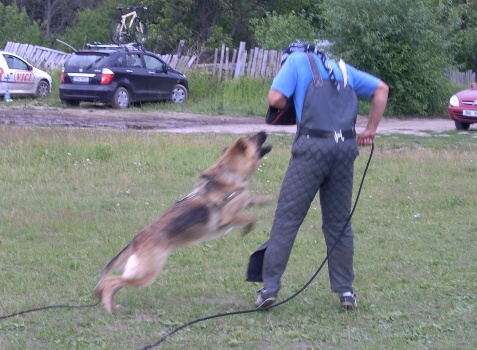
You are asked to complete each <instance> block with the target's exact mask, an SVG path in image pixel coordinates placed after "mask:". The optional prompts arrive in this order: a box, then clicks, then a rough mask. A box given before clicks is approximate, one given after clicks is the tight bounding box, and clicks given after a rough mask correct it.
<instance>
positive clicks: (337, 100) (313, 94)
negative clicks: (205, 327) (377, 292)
mask: <svg viewBox="0 0 477 350" xmlns="http://www.w3.org/2000/svg"><path fill="white" fill-rule="evenodd" d="M284 59H285V62H284V64H283V66H282V68H281V69H280V71H279V72H278V73H277V75H276V77H275V78H274V80H273V83H272V86H271V88H270V91H269V94H268V103H269V105H270V106H271V107H274V108H277V109H282V108H285V105H286V102H287V99H288V98H293V102H294V105H295V110H296V118H297V133H296V136H295V140H294V143H293V146H292V150H291V153H292V156H291V159H290V162H289V165H288V169H287V171H286V174H285V177H284V179H283V183H282V187H281V190H280V195H279V198H278V204H277V208H276V211H275V218H274V221H273V225H272V230H271V233H270V240H269V241H268V242H267V243H266V244H264V246H262V247H265V248H264V249H266V250H265V253H264V259H263V270H262V271H261V273H262V275H263V277H262V279H263V282H264V287H263V288H262V289H260V291H259V296H258V298H257V300H256V302H255V305H256V307H257V308H267V307H269V306H270V305H272V304H273V303H274V302H275V300H276V298H277V295H278V291H279V289H280V279H281V276H282V274H283V273H284V271H285V268H286V265H287V263H288V259H289V256H290V252H291V249H292V247H293V244H294V241H295V237H296V235H297V232H298V229H299V228H300V226H301V224H302V222H303V220H304V219H305V216H306V215H307V212H308V209H309V208H310V205H311V203H312V201H313V200H314V198H315V195H316V194H317V193H318V192H319V194H320V204H321V215H322V230H323V234H324V237H325V242H326V245H327V248H328V251H330V249H331V248H332V247H333V246H334V245H335V243H336V242H338V243H336V246H335V248H334V250H333V251H332V253H331V255H330V256H329V259H328V271H329V278H330V285H331V291H332V292H335V293H338V294H339V295H340V303H341V305H340V307H341V309H345V310H348V309H355V308H357V307H358V304H357V301H356V294H355V293H354V290H353V281H354V269H353V254H354V242H353V238H354V232H353V230H352V227H351V223H350V222H348V223H347V221H348V217H349V214H350V210H351V202H352V191H353V170H354V161H355V158H356V157H357V155H358V145H360V146H369V145H371V144H372V143H373V140H374V137H375V135H376V129H377V127H378V124H379V122H380V120H381V118H382V116H383V113H384V110H385V108H386V103H387V98H388V92H389V88H388V86H387V85H386V84H385V83H384V82H383V81H381V80H380V79H378V78H376V77H374V76H372V75H370V74H368V73H365V72H362V71H359V70H358V69H356V68H354V67H353V66H351V65H348V64H346V65H344V62H342V63H340V64H342V69H340V64H338V63H337V62H335V61H332V60H328V58H327V57H326V56H325V55H323V54H322V53H321V52H319V51H317V50H314V48H313V47H312V46H310V45H306V46H301V47H298V48H297V46H290V47H289V48H288V49H287V51H286V55H285V57H284ZM358 96H359V97H364V98H371V112H370V115H369V120H368V123H367V126H366V128H365V130H364V131H363V132H362V133H361V134H360V135H359V136H358V139H357V140H356V133H355V129H354V128H355V123H356V117H357V113H358ZM345 225H346V227H345ZM338 240H339V241H338Z"/></svg>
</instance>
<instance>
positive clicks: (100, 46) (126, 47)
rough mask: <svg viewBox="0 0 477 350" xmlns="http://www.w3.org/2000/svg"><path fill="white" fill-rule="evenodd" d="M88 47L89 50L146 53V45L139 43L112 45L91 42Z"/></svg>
mask: <svg viewBox="0 0 477 350" xmlns="http://www.w3.org/2000/svg"><path fill="white" fill-rule="evenodd" d="M86 47H87V48H88V49H110V50H127V51H129V50H138V49H139V50H142V51H145V48H144V45H142V44H137V43H128V44H121V45H118V44H111V43H99V42H91V43H87V44H86Z"/></svg>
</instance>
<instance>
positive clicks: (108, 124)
mask: <svg viewBox="0 0 477 350" xmlns="http://www.w3.org/2000/svg"><path fill="white" fill-rule="evenodd" d="M366 122H367V119H366V118H365V117H361V116H360V117H358V121H357V123H356V130H357V132H358V133H359V132H361V131H362V130H363V129H364V127H365V126H366ZM0 124H3V125H16V126H36V127H74V128H104V129H130V130H150V131H156V132H172V133H197V132H222V133H235V134H242V133H252V132H256V131H260V130H264V131H267V132H270V133H294V132H295V130H296V127H295V126H270V125H266V124H265V123H264V119H263V117H242V116H208V115H199V114H189V113H175V112H157V111H150V112H141V111H137V110H134V109H133V110H127V111H118V110H114V109H111V108H108V107H91V108H76V109H73V108H70V109H67V108H51V107H36V106H28V107H25V106H14V105H8V104H5V103H1V104H0ZM476 128H477V127H476V124H474V125H472V126H471V129H474V130H475V129H476ZM452 130H455V126H454V122H453V121H451V120H449V119H447V118H445V119H422V118H407V119H397V118H384V119H383V120H382V121H381V123H380V126H379V128H378V133H383V134H390V133H401V134H417V135H422V136H428V135H429V133H428V132H426V131H431V132H446V131H452ZM474 130H470V132H472V133H473V132H474ZM474 137H477V135H475V136H474Z"/></svg>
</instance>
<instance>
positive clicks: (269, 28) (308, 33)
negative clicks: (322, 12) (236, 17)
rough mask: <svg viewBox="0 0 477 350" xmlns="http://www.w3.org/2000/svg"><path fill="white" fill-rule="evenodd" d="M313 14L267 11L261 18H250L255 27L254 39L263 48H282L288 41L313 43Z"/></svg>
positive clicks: (315, 36) (315, 35)
mask: <svg viewBox="0 0 477 350" xmlns="http://www.w3.org/2000/svg"><path fill="white" fill-rule="evenodd" d="M312 21H313V16H312V15H310V16H308V15H307V14H306V13H305V12H303V11H302V12H299V13H295V12H294V11H292V12H290V13H289V14H287V15H277V13H276V12H273V13H267V15H266V16H265V17H264V18H262V19H261V20H252V24H253V25H254V29H255V40H256V41H257V42H258V44H260V45H261V46H262V47H263V48H264V49H267V50H284V49H285V48H286V47H287V46H288V45H289V44H290V43H293V42H296V41H301V42H309V43H312V44H313V43H314V42H315V40H316V38H317V33H316V30H315V29H314V28H313V27H312V25H311V23H312Z"/></svg>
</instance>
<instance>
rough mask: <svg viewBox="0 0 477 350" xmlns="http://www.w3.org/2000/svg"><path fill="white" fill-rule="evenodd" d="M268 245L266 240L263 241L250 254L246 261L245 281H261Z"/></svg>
mask: <svg viewBox="0 0 477 350" xmlns="http://www.w3.org/2000/svg"><path fill="white" fill-rule="evenodd" d="M267 247H268V241H266V242H265V243H263V244H262V245H261V246H260V247H259V248H258V249H257V250H256V251H255V252H254V253H253V254H252V255H250V260H249V262H248V268H247V279H246V281H247V282H263V277H262V270H263V259H264V257H265V251H266V250H267Z"/></svg>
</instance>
